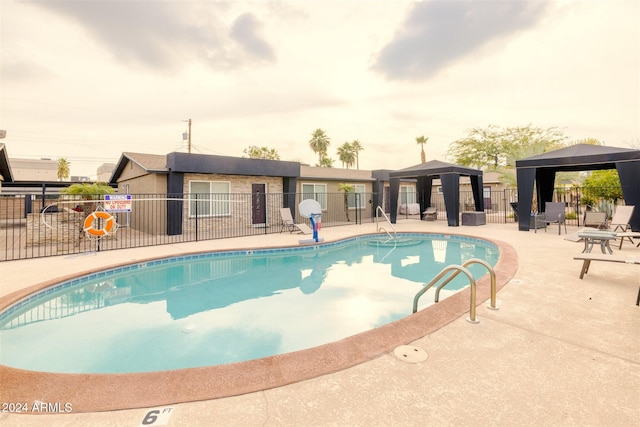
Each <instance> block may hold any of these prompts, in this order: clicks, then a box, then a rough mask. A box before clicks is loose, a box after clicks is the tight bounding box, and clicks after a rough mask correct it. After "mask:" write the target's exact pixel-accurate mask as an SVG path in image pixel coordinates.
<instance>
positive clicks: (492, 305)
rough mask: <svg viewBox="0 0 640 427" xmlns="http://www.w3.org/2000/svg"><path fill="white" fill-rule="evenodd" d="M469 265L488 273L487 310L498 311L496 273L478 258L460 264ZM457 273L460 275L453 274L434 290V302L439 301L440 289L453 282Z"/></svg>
mask: <svg viewBox="0 0 640 427" xmlns="http://www.w3.org/2000/svg"><path fill="white" fill-rule="evenodd" d="M471 264H480V265H483V266H484V267H485V268H486V269H487V271H488V272H489V276H490V277H491V302H490V304H489V305H487V308H489V309H491V310H499V309H500V307H498V306H497V305H496V272H495V271H493V268H492V267H491V265H490V264H489V263H488V262H486V261H485V260H482V259H478V258H472V259H470V260H467V261H465V262H464V263H463V264H462V266H463V267H468V266H469V265H471ZM459 273H460V272H459V271H458V272H456V273H454V274H453V275H452V276H450V277H449V278H448V279H447V280H445V281H444V282H443V283H442V284H440V285H439V286H438V287H437V288H436V295H435V302H438V301H440V289H442V288H443V287H444V286H445V285H446V284H447V283H449V282H450V281H451V280H453V279H454V278H455V277H456V276H457V275H458V274H459Z"/></svg>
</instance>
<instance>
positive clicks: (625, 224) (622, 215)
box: [609, 205, 635, 231]
mask: <svg viewBox="0 0 640 427" xmlns="http://www.w3.org/2000/svg"><path fill="white" fill-rule="evenodd" d="M634 209H635V206H633V205H629V206H618V207H617V208H616V212H615V213H614V214H613V218H611V224H610V225H609V226H610V227H613V231H618V229H620V231H629V229H630V228H631V226H630V225H629V220H631V215H633V210H634Z"/></svg>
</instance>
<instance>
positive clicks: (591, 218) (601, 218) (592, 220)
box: [584, 212, 609, 230]
mask: <svg viewBox="0 0 640 427" xmlns="http://www.w3.org/2000/svg"><path fill="white" fill-rule="evenodd" d="M584 226H585V227H590V228H597V229H598V230H606V229H607V228H609V226H608V224H607V213H606V212H586V213H585V214H584Z"/></svg>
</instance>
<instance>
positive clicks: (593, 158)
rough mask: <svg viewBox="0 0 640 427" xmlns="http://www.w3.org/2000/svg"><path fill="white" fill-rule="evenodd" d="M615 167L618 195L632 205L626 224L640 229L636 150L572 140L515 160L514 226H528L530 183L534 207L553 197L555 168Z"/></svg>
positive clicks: (541, 207) (639, 162)
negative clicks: (620, 192) (516, 210)
mask: <svg viewBox="0 0 640 427" xmlns="http://www.w3.org/2000/svg"><path fill="white" fill-rule="evenodd" d="M604 169H616V170H617V171H618V176H619V177H620V184H621V186H622V195H623V197H624V202H625V204H627V205H634V206H636V207H637V209H634V212H633V216H632V217H631V221H630V225H631V228H632V229H633V231H640V186H638V184H637V183H638V180H640V150H633V149H628V148H618V147H606V146H602V145H590V144H576V145H572V146H569V147H565V148H561V149H559V150H554V151H549V152H548V153H543V154H538V155H536V156H532V157H527V158H526V159H522V160H517V161H516V174H517V180H518V229H519V230H521V231H528V230H529V227H530V221H529V213H530V212H531V207H532V200H533V190H534V184H535V188H536V193H537V196H538V211H539V212H542V211H544V204H545V202H550V201H551V199H552V198H553V190H554V183H555V178H556V172H576V171H589V170H604Z"/></svg>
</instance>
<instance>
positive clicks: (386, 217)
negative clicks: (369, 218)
mask: <svg viewBox="0 0 640 427" xmlns="http://www.w3.org/2000/svg"><path fill="white" fill-rule="evenodd" d="M378 212H380V213H381V214H382V216H383V217H384V218H385V219H386V220H387V223H389V226H390V227H391V230H392V231H393V235H391V233H389V231H388V230H387V229H386V228H384V227H381V226H380V224H379V223H378V218H379V217H378ZM376 231H377V232H380V231H384V232H385V233H387V235H388V236H389V239H395V238H396V235H397V233H396V229H395V228H394V227H393V224H391V220H389V217H388V216H387V214H386V213H384V210H383V209H382V206H378V207H376Z"/></svg>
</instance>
